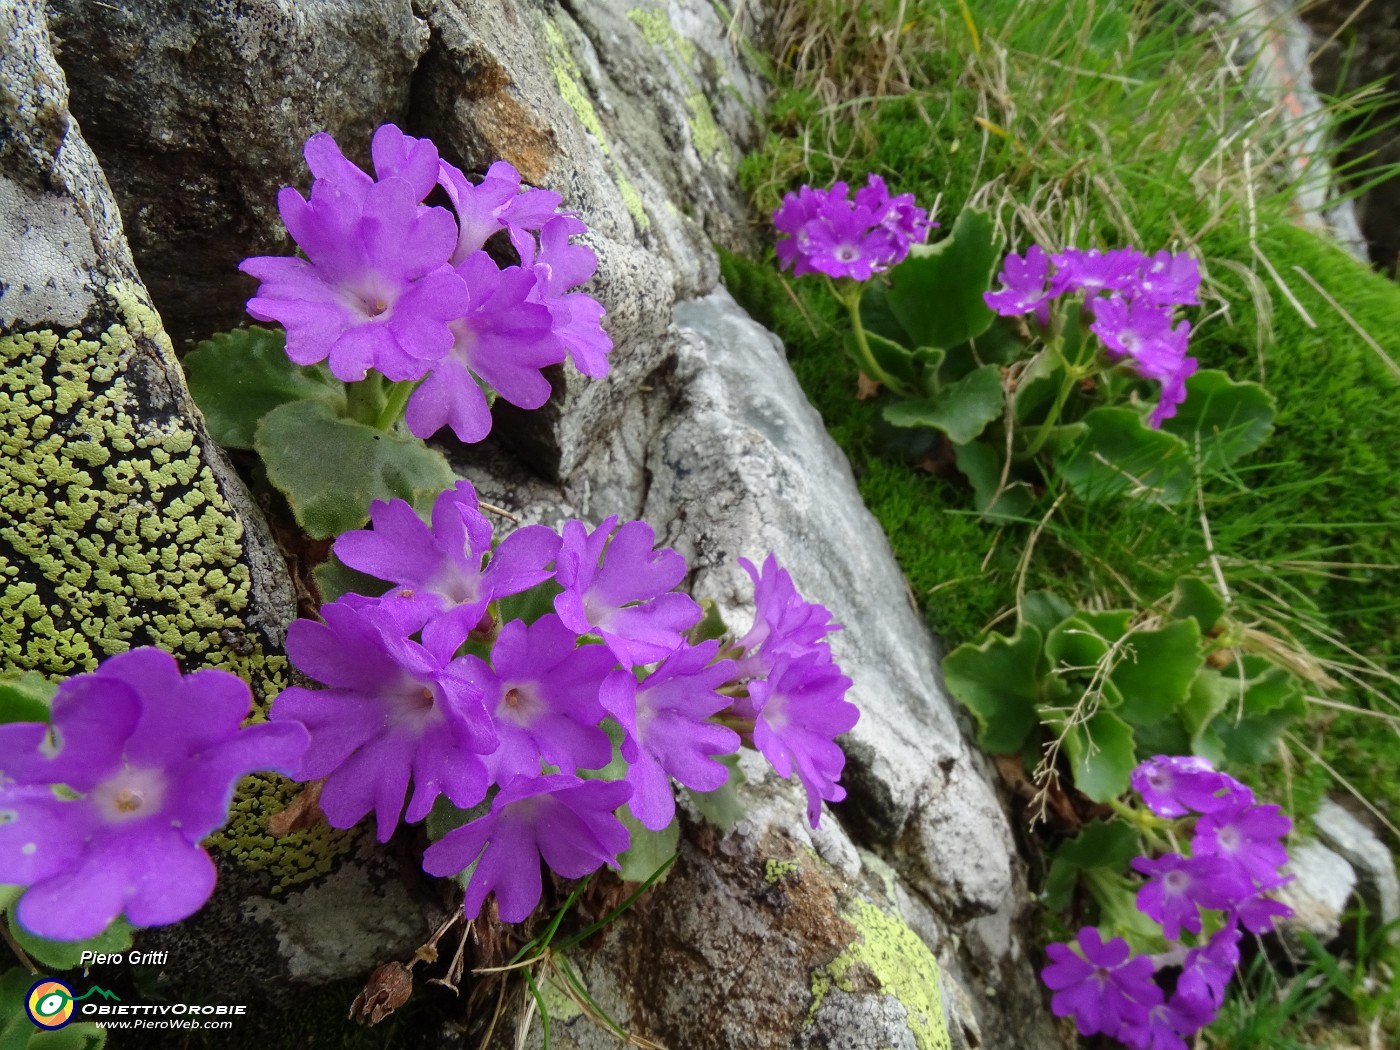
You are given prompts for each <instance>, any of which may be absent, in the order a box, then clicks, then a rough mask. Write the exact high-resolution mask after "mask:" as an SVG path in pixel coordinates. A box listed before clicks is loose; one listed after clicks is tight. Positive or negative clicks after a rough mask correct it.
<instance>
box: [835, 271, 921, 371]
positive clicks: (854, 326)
mask: <svg viewBox="0 0 1400 1050" xmlns="http://www.w3.org/2000/svg"><path fill="white" fill-rule="evenodd" d="M828 283H829V284H831V291H832V294H834V295H835V296H836V298H837V299H839V300H840V301H841V304H842V305H843V306H845V307H846V312H847V313H848V314H850V316H851V332H852V334H854V335H855V338H856V352H857V353H858V354H859V355H860V360H861V367H862V368H863V369H864V370H865V374H866V375H868V376H869V377H870V378H871V379H874V380H876V381H878V382H880V383H881V384H883V385H884V386H885V387H886V388H887V389H889V390H892V391H894V392H895V393H896V394H898V395H899V396H900V397H909V398H912V397H914V396H916V395H914V394H913V393H911V392H910V391H909V390H908V389H907V388H906V387H905V386H904V384H903V383H901V382H900V381H899V380H898V379H896V378H895V377H894V376H892V375H890V374H889V373H888V372H886V371H885V370H884V369H883V368H881V367H880V365H879V362H877V361H876V360H875V355H874V354H873V353H871V351H870V340H869V339H867V338H866V336H865V325H864V324H862V323H861V320H860V297H861V295H862V294H863V293H864V291H865V285H863V284H853V285H851V287H850V289H849V290H848V291H846V292H842V291H840V290H839V289H838V288H837V287H836V285H835V284H834V283H831V281H830V279H829V278H828Z"/></svg>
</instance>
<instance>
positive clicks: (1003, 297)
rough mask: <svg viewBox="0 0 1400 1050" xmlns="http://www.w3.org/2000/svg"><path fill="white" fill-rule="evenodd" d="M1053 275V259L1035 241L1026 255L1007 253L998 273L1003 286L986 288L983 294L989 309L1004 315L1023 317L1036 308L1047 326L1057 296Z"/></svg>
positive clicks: (1039, 316)
mask: <svg viewBox="0 0 1400 1050" xmlns="http://www.w3.org/2000/svg"><path fill="white" fill-rule="evenodd" d="M1049 277H1050V259H1049V257H1048V256H1047V255H1046V254H1045V249H1044V248H1042V247H1041V246H1040V245H1038V244H1033V245H1031V246H1030V248H1029V249H1028V250H1027V251H1026V254H1025V257H1024V258H1023V257H1022V256H1019V255H1017V254H1015V253H1014V252H1013V253H1011V254H1010V255H1008V256H1007V257H1006V261H1005V262H1004V263H1003V264H1002V270H1001V273H1000V274H998V275H997V280H999V281H1000V282H1001V284H1002V287H1001V289H1000V290H999V291H995V292H984V293H983V294H982V298H983V300H984V301H985V302H986V304H987V308H988V309H989V310H992V311H993V312H994V313H997V314H1000V315H1001V316H1002V317H1019V316H1020V315H1022V314H1028V313H1031V312H1032V311H1034V313H1035V319H1036V320H1037V321H1038V322H1040V325H1041V327H1044V326H1046V325H1048V324H1049V323H1050V300H1051V299H1052V298H1054V295H1053V293H1052V292H1051V291H1050V289H1049V286H1048V281H1049Z"/></svg>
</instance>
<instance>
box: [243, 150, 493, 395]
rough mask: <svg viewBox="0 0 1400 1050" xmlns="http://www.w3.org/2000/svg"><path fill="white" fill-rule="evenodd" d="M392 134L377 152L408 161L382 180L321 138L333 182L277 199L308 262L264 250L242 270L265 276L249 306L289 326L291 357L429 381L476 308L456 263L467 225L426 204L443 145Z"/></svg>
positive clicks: (357, 374) (351, 374) (319, 153)
mask: <svg viewBox="0 0 1400 1050" xmlns="http://www.w3.org/2000/svg"><path fill="white" fill-rule="evenodd" d="M394 130H395V131H397V129H394ZM391 140H392V135H389V134H386V133H385V130H384V129H383V128H381V129H380V134H379V135H376V143H377V144H379V148H378V149H377V150H376V152H377V153H381V154H384V155H385V156H386V157H388V156H390V155H392V156H393V158H394V161H390V160H386V162H385V163H386V165H393V164H395V163H396V165H397V166H395V167H393V170H394V171H395V173H394V174H387V173H383V172H382V173H381V178H380V179H379V181H377V182H376V181H373V180H371V179H370V178H369V176H368V175H366V174H365V173H364V172H362V171H360V169H359V168H357V167H355V165H354V164H352V163H350V161H348V160H346V159H345V157H344V156H343V155H341V153H340V150H339V148H338V147H337V146H336V145H335V142H334V141H333V140H332V139H331V138H330V136H329V135H324V134H321V135H315V136H312V138H311V139H310V140H309V141H308V142H307V146H306V158H307V162H308V163H309V164H310V165H311V166H312V168H313V170H314V171H317V172H318V173H324V174H325V177H322V178H317V179H316V181H315V183H314V184H313V185H312V187H311V196H310V199H309V200H308V199H306V198H303V197H302V196H301V194H300V193H298V192H297V191H296V190H294V189H292V188H290V187H288V188H286V189H284V190H282V191H281V192H280V193H279V194H278V196H277V204H278V209H279V211H280V212H281V214H282V220H283V222H284V223H286V226H287V230H288V232H289V233H290V234H291V235H292V238H293V239H294V240H295V241H296V242H297V244H298V245H299V246H300V247H301V249H302V251H303V252H304V253H305V255H306V258H305V259H296V258H287V257H280V256H259V257H255V258H251V259H245V260H244V261H243V263H242V264H241V265H240V267H239V269H241V270H242V271H243V272H244V273H247V274H249V275H251V276H253V277H256V278H257V279H258V280H259V281H261V282H262V284H261V286H260V287H259V289H258V293H257V295H255V296H254V297H253V298H252V299H250V300H248V312H249V313H250V314H252V315H253V316H254V317H255V318H257V319H258V320H260V321H276V322H278V323H280V324H281V325H282V326H283V327H284V328H286V330H287V356H288V357H290V358H291V359H292V360H293V361H295V362H296V363H297V364H300V365H309V364H315V363H316V362H318V361H323V360H326V359H327V358H329V359H330V369H331V371H332V372H333V373H334V374H335V375H336V376H337V377H338V378H340V379H343V380H346V381H355V380H359V379H363V378H364V377H365V375H366V373H367V372H368V370H369V369H371V368H374V369H376V370H378V371H379V372H382V373H383V374H384V375H386V376H388V377H389V378H390V379H393V380H395V381H400V380H411V379H419V378H421V377H422V376H423V374H424V373H425V372H426V371H427V369H428V365H429V364H430V363H431V362H433V361H434V360H436V359H437V358H439V357H441V356H442V355H443V354H445V353H446V352H447V351H448V350H449V349H450V348H451V346H452V338H453V337H452V332H451V330H450V329H449V328H448V322H449V321H451V320H453V319H454V318H456V317H459V316H461V315H462V314H463V313H465V312H466V310H467V308H468V304H469V303H470V298H469V293H468V290H467V288H466V287H465V286H464V285H463V283H462V279H461V277H460V276H459V275H457V274H456V273H454V272H453V270H452V268H451V267H450V266H449V265H447V264H448V260H449V259H450V257H451V255H452V248H453V245H454V244H455V242H456V240H457V225H456V223H455V222H454V221H453V218H452V215H451V213H450V212H448V211H447V210H445V209H443V208H428V207H424V206H423V205H422V204H421V203H420V202H421V201H422V199H423V196H424V186H423V178H422V176H421V172H420V169H422V168H423V167H424V162H425V159H426V158H427V157H428V152H427V151H429V150H432V153H433V155H434V157H435V154H436V151H435V150H433V149H432V144H431V143H426V144H425V143H424V142H422V141H421V140H404V141H408V142H412V143H413V145H412V146H404V141H400V142H398V143H397V144H395V143H394V142H392V141H391ZM385 170H386V172H387V170H388V169H387V168H386V169H385ZM428 188H429V189H430V188H431V184H429V186H428Z"/></svg>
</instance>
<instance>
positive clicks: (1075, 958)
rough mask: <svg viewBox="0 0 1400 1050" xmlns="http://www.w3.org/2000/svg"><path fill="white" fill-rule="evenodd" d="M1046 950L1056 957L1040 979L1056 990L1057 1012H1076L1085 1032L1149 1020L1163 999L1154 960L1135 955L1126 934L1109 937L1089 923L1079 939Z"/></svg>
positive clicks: (1053, 1006)
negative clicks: (1123, 936)
mask: <svg viewBox="0 0 1400 1050" xmlns="http://www.w3.org/2000/svg"><path fill="white" fill-rule="evenodd" d="M1046 952H1047V953H1048V954H1049V956H1050V960H1051V961H1050V965H1049V966H1047V967H1045V968H1044V969H1043V970H1041V971H1040V979H1041V980H1042V981H1044V982H1045V984H1046V986H1047V987H1048V988H1049V989H1050V990H1051V991H1052V992H1054V995H1052V996H1051V998H1050V1009H1051V1010H1052V1011H1054V1013H1055V1016H1056V1017H1073V1018H1074V1023H1075V1026H1076V1027H1077V1028H1078V1029H1079V1033H1080V1035H1096V1034H1098V1033H1100V1032H1102V1033H1104V1034H1105V1035H1117V1034H1118V1033H1119V1032H1121V1031H1122V1030H1123V1029H1124V1028H1126V1027H1129V1026H1137V1025H1142V1024H1145V1023H1146V1022H1147V1020H1148V1014H1149V1012H1150V1011H1151V1010H1152V1008H1153V1007H1155V1006H1157V1005H1158V1004H1159V1003H1161V1002H1162V999H1163V996H1162V989H1161V988H1159V987H1157V985H1156V983H1155V982H1154V981H1153V979H1152V975H1153V965H1152V960H1151V959H1149V958H1148V957H1147V956H1145V955H1134V954H1132V949H1130V948H1129V947H1128V942H1127V941H1125V940H1123V938H1121V937H1115V938H1113V939H1112V940H1110V941H1107V942H1105V941H1104V940H1103V938H1102V937H1101V936H1100V934H1099V931H1098V930H1097V929H1095V928H1094V927H1092V926H1086V927H1084V928H1083V929H1082V930H1080V931H1079V936H1078V938H1077V939H1076V940H1075V941H1074V942H1072V943H1070V944H1052V945H1050V946H1049V947H1048V948H1047V949H1046Z"/></svg>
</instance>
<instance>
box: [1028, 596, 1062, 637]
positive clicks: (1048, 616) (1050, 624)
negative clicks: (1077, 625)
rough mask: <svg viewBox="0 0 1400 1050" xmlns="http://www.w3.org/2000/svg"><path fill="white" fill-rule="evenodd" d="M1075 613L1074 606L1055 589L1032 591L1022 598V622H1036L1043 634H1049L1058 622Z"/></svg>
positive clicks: (1037, 627)
mask: <svg viewBox="0 0 1400 1050" xmlns="http://www.w3.org/2000/svg"><path fill="white" fill-rule="evenodd" d="M1073 615H1074V606H1072V605H1070V603H1069V602H1067V601H1065V600H1064V599H1063V598H1061V597H1060V596H1059V595H1058V594H1056V593H1055V592H1054V591H1031V592H1030V593H1029V594H1026V595H1023V596H1022V598H1021V609H1020V616H1021V622H1022V623H1029V624H1034V625H1035V627H1036V629H1037V630H1039V631H1040V633H1041V634H1042V635H1046V634H1049V633H1050V632H1051V631H1052V630H1054V629H1055V625H1056V624H1058V623H1059V622H1060V621H1062V620H1064V619H1066V618H1067V617H1070V616H1073Z"/></svg>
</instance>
